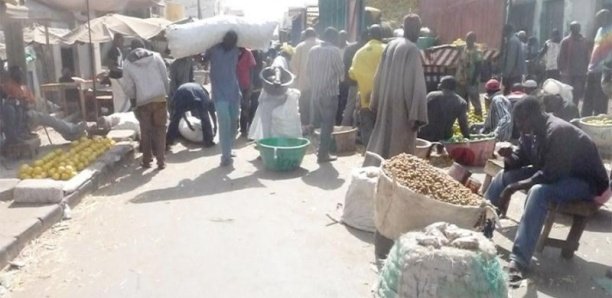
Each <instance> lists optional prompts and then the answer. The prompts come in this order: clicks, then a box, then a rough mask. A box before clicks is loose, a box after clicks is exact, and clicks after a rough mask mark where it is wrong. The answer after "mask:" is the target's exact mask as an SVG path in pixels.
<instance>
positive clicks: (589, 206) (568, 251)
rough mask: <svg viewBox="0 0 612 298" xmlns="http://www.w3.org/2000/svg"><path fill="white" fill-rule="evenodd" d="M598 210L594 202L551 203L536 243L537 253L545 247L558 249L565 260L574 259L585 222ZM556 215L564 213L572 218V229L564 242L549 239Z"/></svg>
mask: <svg viewBox="0 0 612 298" xmlns="http://www.w3.org/2000/svg"><path fill="white" fill-rule="evenodd" d="M598 209H599V205H597V204H596V203H594V202H586V201H576V202H571V203H565V204H556V203H551V204H550V205H549V206H548V214H547V215H546V222H545V225H544V230H543V231H542V234H541V235H540V240H539V241H538V246H537V248H536V249H537V251H538V252H542V251H543V250H544V247H545V246H551V247H556V248H560V249H561V256H563V258H565V259H571V258H572V257H574V252H575V251H577V250H578V246H579V245H580V237H581V236H582V232H583V231H584V228H585V227H586V223H587V220H588V219H589V218H590V217H592V216H593V215H594V214H595V213H596V212H597V210H598ZM557 213H565V214H569V215H571V216H572V227H571V228H570V231H569V234H568V235H567V239H565V240H560V239H554V238H550V237H549V235H550V231H551V230H552V227H553V224H554V223H555V217H556V215H557Z"/></svg>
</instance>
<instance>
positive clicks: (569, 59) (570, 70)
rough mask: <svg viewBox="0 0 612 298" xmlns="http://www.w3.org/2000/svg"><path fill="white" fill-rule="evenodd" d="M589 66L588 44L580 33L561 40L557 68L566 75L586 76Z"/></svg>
mask: <svg viewBox="0 0 612 298" xmlns="http://www.w3.org/2000/svg"><path fill="white" fill-rule="evenodd" d="M588 67H589V46H588V44H587V42H586V39H585V38H584V37H582V35H578V36H571V35H570V36H567V37H566V38H564V39H563V40H562V41H561V51H560V52H559V70H560V71H561V73H562V74H564V75H568V76H586V73H587V68H588Z"/></svg>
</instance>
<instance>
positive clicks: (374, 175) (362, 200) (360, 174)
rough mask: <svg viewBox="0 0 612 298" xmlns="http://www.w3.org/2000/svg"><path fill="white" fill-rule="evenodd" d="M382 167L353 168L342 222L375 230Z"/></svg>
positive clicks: (366, 229)
mask: <svg viewBox="0 0 612 298" xmlns="http://www.w3.org/2000/svg"><path fill="white" fill-rule="evenodd" d="M379 176H380V168H378V167H365V168H357V169H354V170H353V173H352V178H351V184H350V185H349V188H348V191H347V192H346V197H345V199H344V210H343V212H342V222H343V223H344V224H346V225H348V226H351V227H353V228H355V229H359V230H363V231H367V232H375V231H376V226H375V225H374V196H375V194H376V182H378V177H379Z"/></svg>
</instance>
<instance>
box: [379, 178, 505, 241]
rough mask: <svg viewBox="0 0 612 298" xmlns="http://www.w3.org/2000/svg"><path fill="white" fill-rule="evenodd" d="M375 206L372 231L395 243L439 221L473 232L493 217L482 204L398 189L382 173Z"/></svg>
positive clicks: (398, 186) (485, 204)
mask: <svg viewBox="0 0 612 298" xmlns="http://www.w3.org/2000/svg"><path fill="white" fill-rule="evenodd" d="M375 206H376V208H375V212H374V219H375V223H376V229H377V230H378V231H379V232H380V233H381V234H382V235H383V236H385V237H387V238H389V239H397V238H398V237H399V236H400V235H402V234H404V233H407V232H409V231H414V230H420V229H423V228H425V227H426V226H428V225H430V224H433V223H436V222H441V221H444V222H448V223H451V224H455V225H457V226H459V227H461V228H464V229H473V228H475V227H476V226H477V225H478V223H481V222H482V219H483V218H485V217H486V218H493V217H494V216H495V215H494V214H495V211H494V209H493V207H492V206H491V205H490V204H489V203H487V202H486V201H485V200H483V201H482V205H480V206H460V205H454V204H450V203H446V202H442V201H438V200H435V199H433V198H430V197H429V196H426V195H422V194H420V193H416V192H414V191H412V190H411V189H410V188H408V187H405V186H403V185H400V184H399V183H398V182H397V181H394V180H393V179H392V178H391V177H389V176H388V175H387V174H386V173H385V172H384V171H382V173H381V174H380V178H379V179H378V185H377V187H376V205H375Z"/></svg>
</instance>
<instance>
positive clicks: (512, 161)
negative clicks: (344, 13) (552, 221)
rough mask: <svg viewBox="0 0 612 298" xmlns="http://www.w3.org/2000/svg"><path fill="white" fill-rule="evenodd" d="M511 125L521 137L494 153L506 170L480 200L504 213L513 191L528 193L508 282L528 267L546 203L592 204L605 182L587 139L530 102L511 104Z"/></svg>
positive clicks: (602, 189)
mask: <svg viewBox="0 0 612 298" xmlns="http://www.w3.org/2000/svg"><path fill="white" fill-rule="evenodd" d="M513 121H514V123H516V126H517V128H518V129H519V130H520V132H521V137H520V146H519V147H518V148H502V149H500V150H499V152H498V153H499V155H501V156H503V157H504V159H505V169H504V170H503V171H502V172H500V173H499V174H498V175H497V176H495V178H494V179H493V181H492V183H491V185H490V187H489V189H488V190H487V191H486V193H485V198H486V199H487V200H489V201H491V203H493V204H494V205H495V206H498V207H499V208H500V209H501V210H502V211H503V210H506V209H507V206H508V203H509V201H510V197H511V196H512V195H513V194H514V193H515V192H517V191H519V190H526V191H528V193H527V200H526V203H525V211H524V213H523V215H522V218H521V220H520V222H519V225H518V230H517V233H516V237H515V239H514V246H513V248H512V254H511V256H510V258H511V263H510V275H511V276H510V277H511V280H517V279H521V278H522V273H523V272H524V270H525V269H527V268H528V267H529V264H530V262H531V257H532V256H533V253H534V250H535V247H536V243H537V241H538V238H539V236H540V232H541V230H542V226H543V224H544V221H545V217H546V214H547V208H548V204H549V203H550V202H558V203H563V202H569V201H574V200H584V201H591V200H593V199H594V198H595V197H596V196H598V195H600V194H602V193H603V192H604V191H605V190H606V189H607V188H608V183H609V182H608V175H607V173H606V170H605V168H604V165H603V162H602V160H601V159H600V157H599V152H598V151H597V147H596V146H595V144H594V143H593V141H592V140H591V138H589V137H588V136H587V135H586V134H585V133H584V132H583V131H582V130H580V129H578V128H577V127H575V126H573V125H571V124H570V123H568V122H566V121H563V120H561V119H559V118H557V117H555V116H553V115H550V114H546V113H545V112H543V111H542V109H541V107H540V103H539V102H538V100H537V99H536V98H535V97H532V96H530V97H527V98H526V99H524V100H522V101H520V102H518V103H517V104H516V107H515V108H514V111H513Z"/></svg>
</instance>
